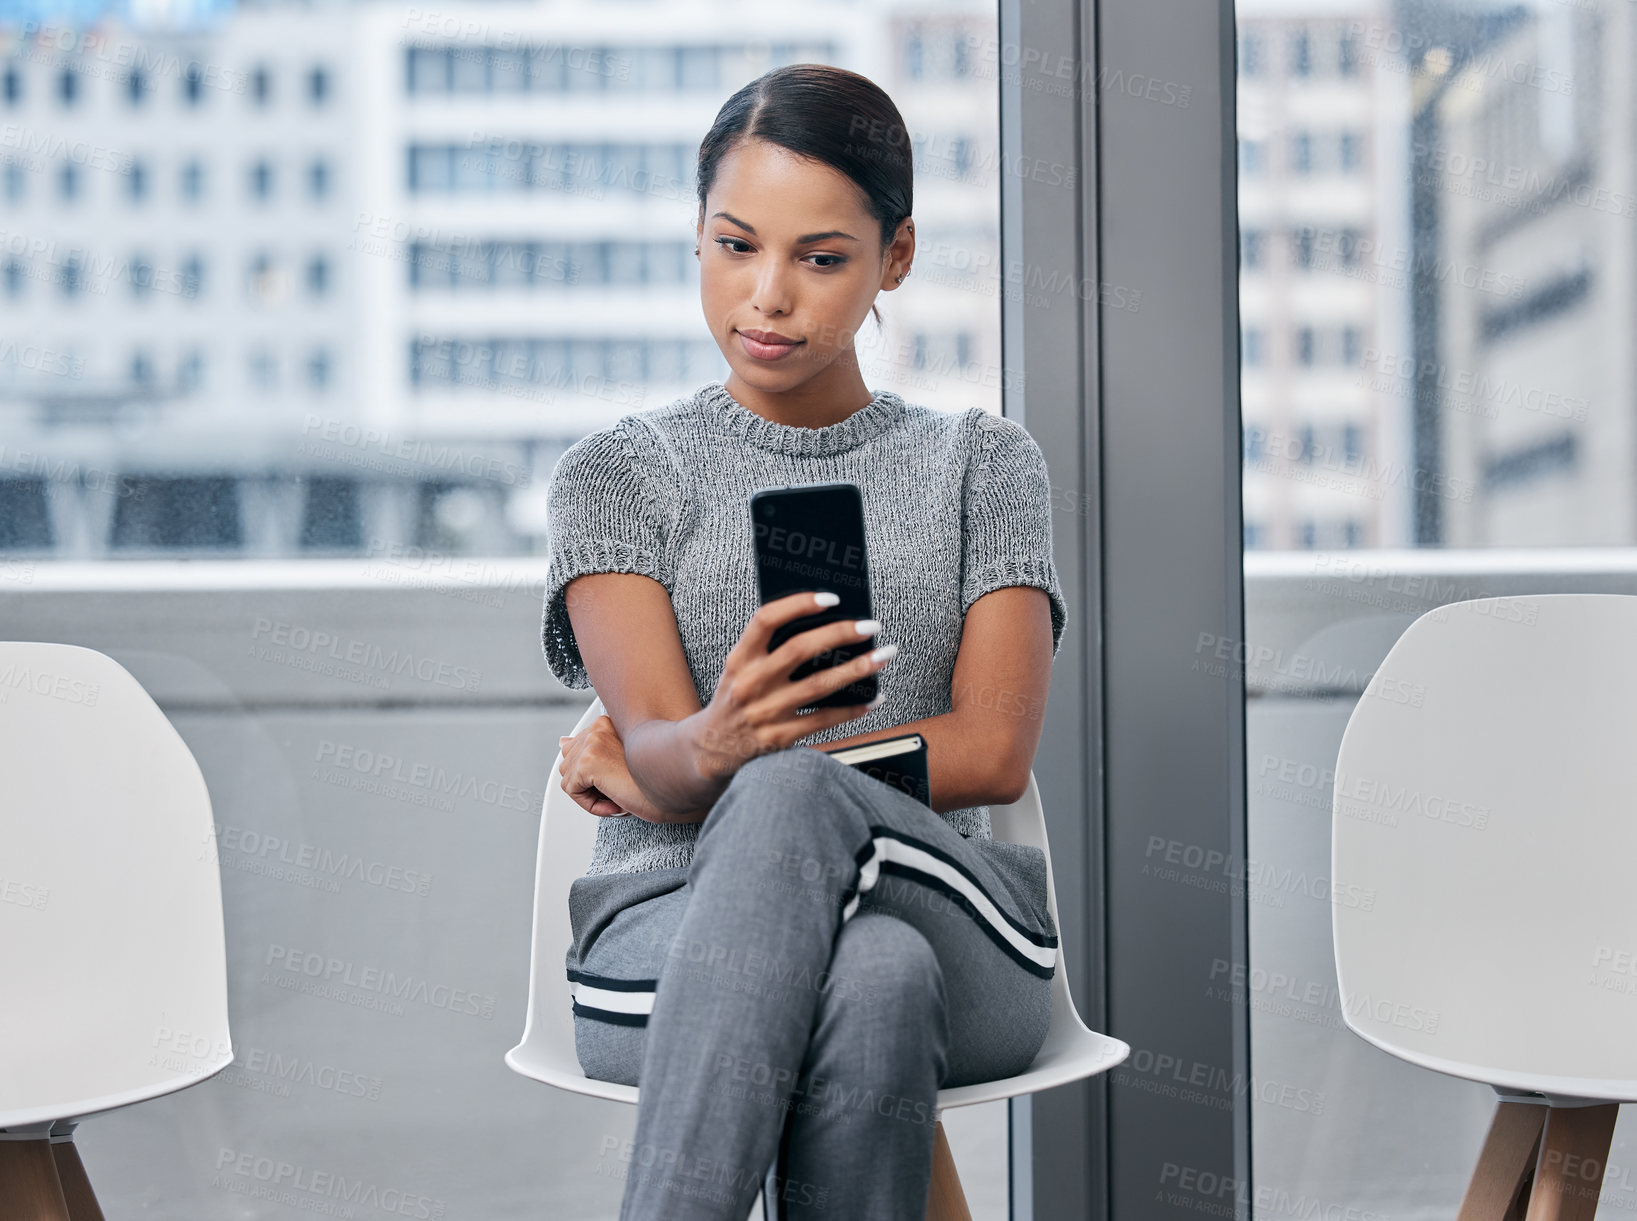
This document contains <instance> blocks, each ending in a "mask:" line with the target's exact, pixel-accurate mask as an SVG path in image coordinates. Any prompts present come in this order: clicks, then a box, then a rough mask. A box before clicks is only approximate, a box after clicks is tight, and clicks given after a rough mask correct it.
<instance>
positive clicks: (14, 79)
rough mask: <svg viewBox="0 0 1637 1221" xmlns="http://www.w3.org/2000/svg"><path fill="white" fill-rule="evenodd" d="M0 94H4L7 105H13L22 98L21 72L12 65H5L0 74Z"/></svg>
mask: <svg viewBox="0 0 1637 1221" xmlns="http://www.w3.org/2000/svg"><path fill="white" fill-rule="evenodd" d="M0 94H4V96H5V99H6V105H7V106H15V105H17V103H18V102H20V101H22V100H23V74H22V73H21V72H19V71H18V70H17V69H16V68H14V67H7V68H6V71H5V73H4V75H0Z"/></svg>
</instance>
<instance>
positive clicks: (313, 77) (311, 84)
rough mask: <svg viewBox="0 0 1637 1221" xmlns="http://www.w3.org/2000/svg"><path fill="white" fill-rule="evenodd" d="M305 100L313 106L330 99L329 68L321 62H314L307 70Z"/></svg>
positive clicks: (322, 103)
mask: <svg viewBox="0 0 1637 1221" xmlns="http://www.w3.org/2000/svg"><path fill="white" fill-rule="evenodd" d="M307 100H308V101H309V102H311V103H312V104H313V105H314V106H322V105H324V103H326V102H328V101H329V100H330V70H329V69H328V68H326V67H325V66H324V65H323V64H315V65H313V67H312V68H311V69H309V70H308V72H307Z"/></svg>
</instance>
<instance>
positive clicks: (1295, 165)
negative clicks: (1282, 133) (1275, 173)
mask: <svg viewBox="0 0 1637 1221" xmlns="http://www.w3.org/2000/svg"><path fill="white" fill-rule="evenodd" d="M1290 169H1291V172H1292V173H1296V174H1309V173H1312V171H1313V137H1312V135H1311V134H1310V133H1308V132H1305V131H1296V132H1292V133H1291V134H1290Z"/></svg>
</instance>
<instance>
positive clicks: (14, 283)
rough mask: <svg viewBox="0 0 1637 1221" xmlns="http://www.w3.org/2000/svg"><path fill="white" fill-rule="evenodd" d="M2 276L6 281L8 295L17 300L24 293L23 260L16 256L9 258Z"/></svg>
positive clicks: (1, 273) (0, 274)
mask: <svg viewBox="0 0 1637 1221" xmlns="http://www.w3.org/2000/svg"><path fill="white" fill-rule="evenodd" d="M0 276H3V278H4V281H5V285H6V296H8V297H10V298H12V299H13V300H16V299H17V298H18V297H21V296H22V295H23V264H22V263H21V262H19V261H18V260H17V259H15V258H9V259H7V260H6V265H5V268H4V270H3V272H0Z"/></svg>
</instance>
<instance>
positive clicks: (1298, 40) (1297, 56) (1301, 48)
mask: <svg viewBox="0 0 1637 1221" xmlns="http://www.w3.org/2000/svg"><path fill="white" fill-rule="evenodd" d="M1312 72H1313V37H1312V35H1311V34H1309V33H1308V32H1307V29H1306V27H1305V26H1304V27H1300V28H1298V29H1294V30H1292V31H1290V74H1291V75H1292V76H1310V75H1312Z"/></svg>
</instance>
